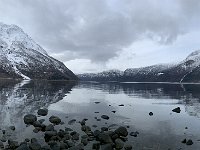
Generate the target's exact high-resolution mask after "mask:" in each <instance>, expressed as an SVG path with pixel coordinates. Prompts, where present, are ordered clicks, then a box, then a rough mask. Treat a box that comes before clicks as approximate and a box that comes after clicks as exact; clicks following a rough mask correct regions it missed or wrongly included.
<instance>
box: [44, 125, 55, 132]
mask: <svg viewBox="0 0 200 150" xmlns="http://www.w3.org/2000/svg"><path fill="white" fill-rule="evenodd" d="M53 130H54V126H53V125H52V124H49V125H48V126H46V127H45V131H53Z"/></svg>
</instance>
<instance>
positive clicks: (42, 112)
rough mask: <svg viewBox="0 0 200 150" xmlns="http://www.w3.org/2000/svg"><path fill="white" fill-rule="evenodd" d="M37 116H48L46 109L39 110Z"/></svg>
mask: <svg viewBox="0 0 200 150" xmlns="http://www.w3.org/2000/svg"><path fill="white" fill-rule="evenodd" d="M37 114H38V115H40V116H46V115H47V114H48V109H46V108H43V109H39V110H38V112H37Z"/></svg>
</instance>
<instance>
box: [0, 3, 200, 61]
mask: <svg viewBox="0 0 200 150" xmlns="http://www.w3.org/2000/svg"><path fill="white" fill-rule="evenodd" d="M199 17H200V1H199V0H177V1H174V0H163V1H160V0H123V1H121V0H79V1H78V0H67V1H66V0H18V1H16V0H1V1H0V20H3V21H6V22H9V23H15V24H18V25H19V26H22V27H23V28H24V29H25V31H27V32H28V33H29V34H30V35H32V36H33V38H34V39H36V41H37V42H39V43H40V44H41V45H42V46H43V47H45V48H46V49H47V50H48V52H49V53H50V54H55V53H56V54H60V55H59V56H58V58H60V59H61V60H62V61H67V60H71V59H74V58H84V59H90V60H92V61H93V62H99V61H101V62H103V61H107V60H109V59H110V58H113V57H115V56H116V55H117V53H118V52H119V51H121V50H122V49H123V48H126V47H128V46H130V45H131V44H132V43H134V42H135V41H137V40H141V39H144V38H150V39H152V40H155V41H157V42H159V43H160V44H171V43H172V42H174V41H175V40H176V39H177V38H178V37H179V36H180V35H182V34H185V33H187V32H189V31H190V30H192V29H193V28H195V27H198V25H199V21H198V18H199ZM67 55H68V56H67Z"/></svg>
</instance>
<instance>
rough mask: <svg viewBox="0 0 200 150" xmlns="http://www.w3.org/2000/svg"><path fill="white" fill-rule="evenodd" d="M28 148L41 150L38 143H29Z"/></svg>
mask: <svg viewBox="0 0 200 150" xmlns="http://www.w3.org/2000/svg"><path fill="white" fill-rule="evenodd" d="M29 148H30V149H31V150H41V145H40V144H39V143H37V142H36V143H31V144H29Z"/></svg>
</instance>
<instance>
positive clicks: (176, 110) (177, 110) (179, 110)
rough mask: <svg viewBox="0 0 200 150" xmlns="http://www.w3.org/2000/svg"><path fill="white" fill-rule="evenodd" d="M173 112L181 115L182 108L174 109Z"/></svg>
mask: <svg viewBox="0 0 200 150" xmlns="http://www.w3.org/2000/svg"><path fill="white" fill-rule="evenodd" d="M172 111H173V112H176V113H180V112H181V109H180V107H177V108H174V109H173V110H172Z"/></svg>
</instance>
